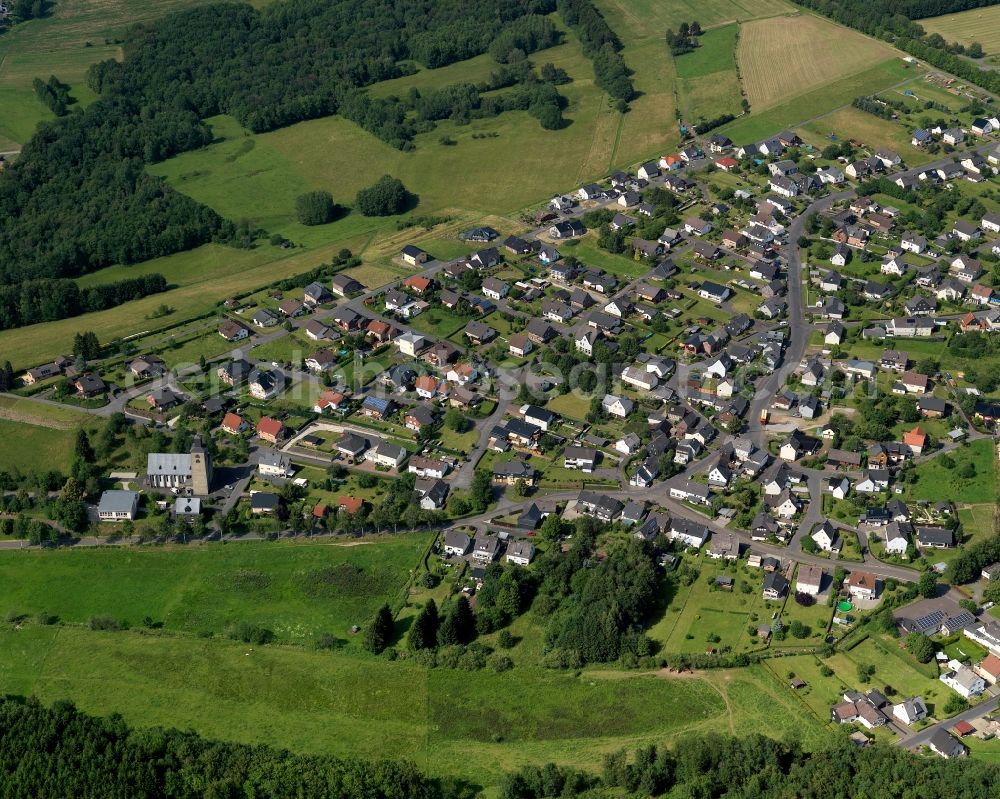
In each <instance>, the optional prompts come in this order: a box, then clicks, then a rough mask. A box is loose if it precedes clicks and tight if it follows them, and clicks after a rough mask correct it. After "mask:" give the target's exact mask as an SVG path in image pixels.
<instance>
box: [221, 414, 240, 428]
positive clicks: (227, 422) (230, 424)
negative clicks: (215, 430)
mask: <svg viewBox="0 0 1000 799" xmlns="http://www.w3.org/2000/svg"><path fill="white" fill-rule="evenodd" d="M242 425H243V417H242V416H240V415H239V414H238V413H227V414H226V416H225V418H223V420H222V427H223V428H224V429H226V430H239V429H240V427H241V426H242Z"/></svg>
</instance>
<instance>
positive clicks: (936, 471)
mask: <svg viewBox="0 0 1000 799" xmlns="http://www.w3.org/2000/svg"><path fill="white" fill-rule="evenodd" d="M950 456H951V458H952V460H954V462H955V467H954V468H953V469H947V468H945V467H944V466H942V465H941V460H940V458H932V459H931V460H929V461H925V462H923V463H920V464H918V465H917V466H916V468H915V469H914V472H915V473H916V475H917V479H916V482H913V483H908V484H907V486H906V497H907V498H908V499H910V500H916V499H923V500H928V501H930V502H940V501H942V500H950V501H952V502H962V503H971V504H981V503H988V502H992V501H994V500H995V499H996V486H997V476H996V460H995V456H994V452H993V442H992V441H991V440H989V439H980V440H979V441H973V442H971V443H970V444H966V445H965V446H962V447H959V448H958V449H956V450H954V451H953V452H951V453H950ZM966 464H972V466H973V467H974V468H975V470H976V474H975V477H971V478H963V477H959V473H960V471H961V469H962V467H963V466H964V465H966Z"/></svg>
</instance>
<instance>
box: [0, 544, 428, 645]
mask: <svg viewBox="0 0 1000 799" xmlns="http://www.w3.org/2000/svg"><path fill="white" fill-rule="evenodd" d="M429 544H430V536H429V535H428V534H426V533H423V534H421V533H412V534H406V535H399V536H392V537H388V538H382V539H366V540H364V541H360V542H357V543H356V545H354V546H352V545H350V544H344V543H329V542H322V543H294V544H293V543H277V542H272V543H267V542H247V543H226V544H224V545H217V546H216V545H209V546H201V547H197V546H188V547H175V548H168V549H158V548H143V549H133V548H121V549H119V548H105V549H81V550H72V549H70V550H58V551H55V552H38V551H27V552H11V553H8V555H7V556H5V557H3V558H0V585H2V586H3V588H2V589H0V616H3V615H6V614H8V613H28V614H31V615H36V614H39V613H47V614H51V615H54V616H57V617H58V618H59V619H61V620H62V621H65V622H68V623H71V624H85V623H87V622H89V620H90V619H91V618H92V617H95V616H109V617H112V618H114V619H115V620H117V621H120V622H125V623H127V624H129V625H130V626H133V627H139V626H141V625H142V623H143V620H144V619H146V618H149V619H150V620H152V622H153V623H154V624H157V625H162V626H163V628H164V629H166V630H171V631H178V632H185V633H192V634H215V635H222V634H224V633H225V632H226V630H227V628H229V627H230V626H231V625H233V624H235V623H237V622H240V621H246V622H250V623H253V624H258V625H260V626H262V627H265V628H267V629H270V630H272V631H273V632H274V634H275V637H276V638H277V640H279V641H285V642H293V643H310V642H312V641H314V640H315V639H316V638H317V637H318V636H319V635H321V634H323V633H328V634H331V635H333V636H334V637H336V638H339V639H343V640H344V641H345V642H346V641H347V640H348V639H349V640H350V641H351V642H352V643H356V637H353V636H350V635H349V630H350V628H351V627H352V625H359V626H360V625H363V624H364V623H365V622H366V621H367V620H368V619H369V618H370V617H371V616H372V615H373V614H374V612H375V610H376V609H377V608H378V607H379V606H380V605H381V604H382V603H383V602H389V603H390V604H391V605H393V606H394V607H398V606H399V605H401V604H402V603H403V601H404V600H405V598H406V597H405V588H406V585H407V582H408V580H409V578H410V575H411V572H412V571H413V570H415V569H416V568H417V567H418V566H419V565H420V563H421V560H422V558H423V555H424V553H425V552H426V550H427V547H428V546H429Z"/></svg>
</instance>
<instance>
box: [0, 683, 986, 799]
mask: <svg viewBox="0 0 1000 799" xmlns="http://www.w3.org/2000/svg"><path fill="white" fill-rule="evenodd" d="M597 766H600V770H599V771H598V770H597ZM0 773H2V774H4V775H5V776H4V779H3V780H2V781H0V796H2V797H12V798H13V797H25V796H45V797H74V799H81V798H82V797H101V799H113V798H114V797H139V796H141V797H145V798H146V799H158V797H163V798H164V799H167V798H169V799H195V798H196V797H197V798H198V799H238V797H248V799H249V797H262V796H267V797H274V798H275V799H281V797H290V798H291V797H295V799H312V798H313V797H315V798H316V799H320V797H324V798H325V799H466V798H467V797H472V796H475V795H476V793H477V792H478V790H479V786H476V785H472V784H469V783H464V782H455V781H442V780H435V779H431V778H429V777H427V776H425V775H424V774H422V773H421V772H420V771H419V770H418V769H417V768H416V767H415V766H414V765H413V764H412V763H409V762H407V761H400V762H396V761H391V760H375V761H360V760H347V759H338V758H334V757H329V756H314V755H310V756H305V755H295V754H292V753H290V752H287V751H284V750H278V749H272V748H270V747H267V746H250V745H247V744H236V743H224V742H219V741H210V740H206V739H204V738H201V737H199V736H198V735H197V734H195V733H193V732H180V731H178V730H163V729H146V730H133V729H131V728H130V727H129V726H128V725H126V724H125V723H124V722H123V721H122V720H121V719H120V718H117V717H110V718H106V719H104V718H95V717H93V716H88V715H86V714H84V713H81V712H80V711H78V710H76V708H75V707H73V705H72V704H70V703H68V702H60V703H56V704H54V705H53V706H52V707H51V708H45V707H43V706H42V705H40V704H38V703H37V702H34V701H26V702H25V701H21V700H17V699H8V700H6V701H2V702H0ZM998 792H1000V770H997V769H996V768H994V767H990V766H987V765H984V764H982V763H980V762H977V761H959V760H943V759H940V758H934V759H929V758H920V757H917V756H916V755H912V754H910V753H908V752H904V751H902V750H900V749H893V748H890V747H887V746H884V745H881V744H879V745H875V746H872V747H869V748H867V749H865V750H859V749H857V747H855V746H854V745H853V744H852V743H850V742H849V741H848V739H847V738H846V737H842V736H838V738H836V739H834V740H832V741H831V743H830V745H829V746H828V747H827V748H826V749H824V750H822V751H819V752H813V753H807V752H806V751H804V750H803V749H802V748H801V747H799V746H798V745H797V744H796V743H794V742H785V743H782V742H778V741H773V740H771V739H770V738H765V737H763V736H759V735H754V736H749V737H746V738H742V739H738V738H734V737H729V736H723V735H692V736H687V737H685V738H684V739H683V740H681V741H680V742H678V744H677V745H676V746H675V747H674V748H673V749H671V750H665V749H657V748H656V747H646V748H643V749H640V750H638V751H636V752H634V753H631V754H630V755H629V756H626V753H625V752H618V753H614V754H610V755H607V756H605V758H604V762H603V764H595V770H594V771H593V772H581V771H575V770H569V769H564V768H559V767H557V766H554V765H552V764H548V765H545V766H540V767H525V768H522V769H521V770H520V771H518V772H516V773H512V774H508V775H507V776H506V777H505V778H504V779H503V780H502V782H501V785H500V789H499V796H500V799H541V797H593V799H598V798H599V797H611V796H617V797H620V796H623V795H630V796H664V795H667V794H669V795H670V796H673V797H692V799H693V798H694V797H699V799H710V798H711V797H734V799H735V798H736V797H746V799H767V798H768V797H791V796H797V797H805V796H809V797H817V799H822V798H823V797H831V799H832V798H833V797H846V796H856V797H890V796H891V797H894V799H910V798H911V797H913V799H916V798H917V797H920V799H924V798H925V797H935V798H936V799H941V798H944V797H956V798H957V797H962V799H979V797H993V796H997V795H998Z"/></svg>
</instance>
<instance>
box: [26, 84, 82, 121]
mask: <svg viewBox="0 0 1000 799" xmlns="http://www.w3.org/2000/svg"><path fill="white" fill-rule="evenodd" d="M32 85H33V86H34V89H35V96H36V97H38V99H39V100H41V101H42V102H43V103H44V104H45V105H47V106H48V107H49V110H50V111H51V112H52V113H53V114H55V115H56V116H57V117H61V116H66V114H67V113H68V112H69V106H70V105H71V104H72V103H73V98H72V97H70V96H69V84H66V83H63V82H62V81H61V80H59V78H57V77H56V76H55V75H50V76H49V79H48V80H47V81H44V80H42V79H41V78H35V80H34V81H33V82H32Z"/></svg>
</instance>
